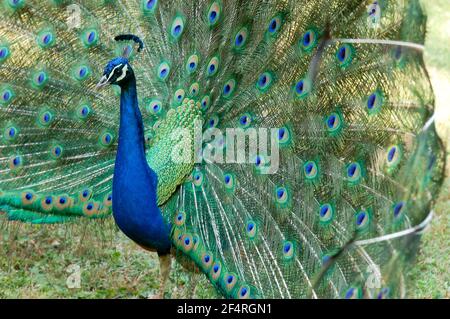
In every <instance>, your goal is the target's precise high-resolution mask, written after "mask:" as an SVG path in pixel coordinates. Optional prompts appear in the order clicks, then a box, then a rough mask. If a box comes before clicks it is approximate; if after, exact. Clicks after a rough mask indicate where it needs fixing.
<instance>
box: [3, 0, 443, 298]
mask: <svg viewBox="0 0 450 319" xmlns="http://www.w3.org/2000/svg"><path fill="white" fill-rule="evenodd" d="M422 4H423V6H424V9H425V11H426V13H427V15H428V33H427V40H426V52H425V61H426V64H427V68H428V71H429V74H430V76H431V81H432V84H433V87H434V91H435V95H436V126H437V129H438V132H439V135H440V136H441V138H442V141H443V143H444V144H445V145H446V150H447V153H446V156H447V162H449V161H450V0H422ZM449 176H450V165H448V166H447V168H446V179H445V181H444V184H443V187H442V191H441V194H440V195H439V197H438V198H436V204H435V215H434V219H433V221H432V224H431V227H430V228H429V229H428V230H427V232H426V233H425V234H424V235H423V241H422V246H421V248H420V252H419V254H418V256H417V262H416V264H415V266H414V268H413V269H412V270H411V271H410V272H409V273H408V274H407V278H408V284H407V297H409V298H450V232H449V226H450V177H449ZM0 241H1V245H0V256H6V257H7V258H0V298H146V297H148V296H149V295H153V294H155V293H156V291H157V289H158V287H159V277H158V272H159V266H158V260H157V256H156V254H149V253H148V252H146V251H144V250H142V249H141V248H139V247H138V246H137V245H135V244H134V243H132V242H131V241H130V240H128V239H127V238H125V236H124V235H123V234H122V233H120V232H118V231H117V229H116V227H115V225H114V223H113V221H112V219H109V220H106V221H101V222H100V227H99V222H98V221H91V222H89V221H81V222H80V223H79V224H73V225H56V226H39V225H38V226H35V225H33V226H30V225H22V224H20V225H15V224H12V223H7V224H4V225H0ZM175 267H176V268H177V269H176V270H175V271H172V272H171V277H170V283H169V285H168V287H167V293H166V298H186V297H194V298H217V297H218V295H217V294H216V292H215V290H214V289H212V287H211V285H210V284H209V282H208V281H207V280H206V277H205V276H203V275H200V274H197V275H194V276H191V275H189V274H188V273H186V272H185V271H184V270H182V269H181V266H180V265H178V264H176V265H175ZM192 277H193V278H194V281H193V280H191V278H192ZM69 287H70V288H69ZM194 288H196V289H195V291H194Z"/></svg>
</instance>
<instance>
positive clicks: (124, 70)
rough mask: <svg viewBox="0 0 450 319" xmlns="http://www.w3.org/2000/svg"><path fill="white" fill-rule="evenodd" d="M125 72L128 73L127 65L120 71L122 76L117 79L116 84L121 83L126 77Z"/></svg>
mask: <svg viewBox="0 0 450 319" xmlns="http://www.w3.org/2000/svg"><path fill="white" fill-rule="evenodd" d="M127 71H128V65H126V64H125V66H124V67H123V69H122V74H121V75H120V76H119V77H118V78H117V80H116V82H119V81H122V80H123V79H124V78H125V76H126V75H127Z"/></svg>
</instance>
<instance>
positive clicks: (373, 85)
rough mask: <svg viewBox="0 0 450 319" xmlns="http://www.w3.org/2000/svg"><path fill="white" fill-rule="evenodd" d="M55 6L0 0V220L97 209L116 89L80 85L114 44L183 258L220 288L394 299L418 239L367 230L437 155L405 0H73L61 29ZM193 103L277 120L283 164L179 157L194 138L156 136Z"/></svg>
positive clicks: (184, 120) (183, 124) (93, 213)
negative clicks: (75, 21)
mask: <svg viewBox="0 0 450 319" xmlns="http://www.w3.org/2000/svg"><path fill="white" fill-rule="evenodd" d="M68 3H69V1H29V0H21V1H15V2H12V1H3V2H2V4H1V8H0V18H1V22H0V133H1V134H2V138H1V139H0V141H1V144H0V176H1V178H0V190H1V191H0V205H1V206H0V210H1V211H5V212H6V213H7V215H8V217H9V218H10V219H11V220H17V221H24V222H27V221H28V222H32V223H38V224H39V223H63V222H70V221H72V220H74V219H76V218H80V217H88V218H106V217H108V216H110V214H111V212H112V202H113V198H112V197H111V192H112V177H113V171H114V165H115V155H116V150H117V143H118V131H119V96H120V90H118V89H117V88H112V87H111V88H108V89H105V90H104V91H96V90H95V83H96V82H97V80H98V79H99V78H100V77H101V75H102V72H103V68H104V65H105V64H106V62H107V61H109V60H111V59H112V58H114V57H117V56H118V55H121V54H122V52H129V63H130V65H132V67H133V70H134V74H135V76H136V80H137V90H138V98H139V104H140V106H141V109H142V115H143V125H144V132H143V133H144V136H145V141H146V142H145V143H146V144H145V147H146V158H147V162H148V164H149V167H150V168H151V169H152V170H153V171H155V172H156V174H157V176H158V185H155V188H156V189H157V195H158V205H159V207H160V209H161V212H162V214H163V218H164V221H165V223H167V224H169V223H170V225H171V227H172V228H171V233H170V237H171V241H172V244H173V253H174V254H175V255H176V256H178V258H180V259H183V260H186V259H187V260H190V261H192V262H193V263H195V264H196V265H197V266H198V267H199V269H200V270H201V271H203V272H204V273H205V275H206V276H207V277H208V278H209V279H210V280H211V282H212V283H213V284H214V286H215V287H216V288H217V290H218V291H219V292H221V293H222V294H223V295H224V296H226V297H233V298H234V297H235V298H247V297H252V298H253V297H260V298H296V297H338V298H339V297H348V298H350V297H365V298H375V297H378V296H382V297H397V296H402V295H403V288H402V287H403V284H402V282H403V279H402V271H403V270H404V269H405V268H406V267H407V265H408V263H409V260H410V259H409V258H410V257H411V256H412V255H413V254H414V253H415V251H416V250H417V248H416V246H415V242H416V241H417V240H418V239H419V237H420V236H418V235H409V236H404V237H401V238H397V239H389V240H384V241H376V240H373V239H376V238H380V237H383V236H385V235H389V234H395V233H397V232H400V231H404V230H407V229H411V228H413V227H415V226H417V225H420V223H421V222H423V221H424V220H425V218H426V216H427V215H428V213H429V212H430V210H431V206H432V203H433V200H434V197H435V195H436V194H437V192H438V190H439V187H440V184H441V179H442V170H443V167H444V159H443V152H442V148H441V144H440V141H439V138H438V137H437V135H436V133H435V130H434V124H433V123H432V122H429V120H430V118H431V117H432V114H433V104H434V98H433V93H432V89H431V86H430V83H429V80H428V76H427V72H426V70H425V68H424V63H423V57H422V51H421V49H420V45H422V44H423V43H424V36H425V22H426V17H425V16H424V15H423V13H422V10H421V8H420V5H419V3H418V1H417V0H404V1H396V2H394V1H385V0H381V1H361V0H350V1H344V0H332V1H325V0H324V1H321V0H314V1H294V0H292V1H291V0H287V1H277V0H269V1H248V0H246V1H243V0H242V1H240V0H236V1H209V0H200V1H195V2H189V1H181V0H171V1H157V0H150V1H149V0H146V1H101V2H99V1H88V0H85V1H81V2H80V3H78V6H79V8H80V13H81V16H80V17H81V21H80V22H81V25H79V26H78V27H75V28H69V27H68V25H67V22H68V18H69V20H70V18H71V17H68V16H67V11H66V5H67V4H68ZM373 6H376V8H378V10H380V12H381V17H380V19H381V20H379V21H378V20H377V17H376V15H375V13H373V12H372V11H370V10H369V9H368V8H371V7H373ZM118 34H135V35H137V36H139V37H140V38H141V39H142V40H143V42H144V43H145V46H144V48H143V49H142V50H141V52H139V53H138V50H136V44H135V43H134V42H133V41H132V39H131V38H130V39H128V38H126V39H122V40H124V41H120V42H117V41H115V40H114V37H115V36H116V35H118ZM364 39H365V40H367V41H366V42H364V41H363V40H364ZM370 39H371V40H372V42H375V43H370V41H369V40H370ZM382 40H383V41H387V43H386V42H384V43H380V41H382ZM389 41H399V42H389ZM410 44H416V45H415V46H414V47H411V46H410ZM144 110H145V111H144ZM196 119H202V120H204V121H205V127H208V126H209V125H210V123H211V126H212V127H216V128H219V129H223V131H224V132H225V129H226V128H241V129H243V130H244V132H246V133H248V134H250V132H251V130H249V129H251V128H277V129H278V130H277V131H276V135H275V136H274V137H275V138H277V139H278V142H279V143H280V146H281V147H280V165H279V169H278V171H277V172H276V173H274V174H269V175H266V174H262V173H263V172H264V168H265V166H266V165H267V164H268V162H267V161H268V160H269V158H268V157H267V156H263V155H260V156H258V157H255V158H252V159H251V163H247V164H233V163H209V162H206V161H204V162H202V163H194V161H193V156H194V154H193V153H194V147H193V143H192V141H187V142H186V143H185V144H184V146H185V149H187V150H190V151H192V154H191V155H192V157H191V161H189V162H188V163H182V164H179V163H175V162H174V161H172V159H171V154H172V150H173V149H175V144H176V143H175V142H174V141H173V140H172V139H171V138H170V136H171V135H170V134H171V133H172V132H173V131H174V130H175V129H177V128H185V129H187V130H188V132H189V134H190V136H191V137H193V135H194V121H195V120H196ZM248 144H250V142H247V143H246V145H248ZM219 145H220V141H217V140H212V141H210V143H209V146H205V149H206V148H208V147H213V146H219ZM219 149H220V148H219ZM168 236H169V235H168ZM370 240H373V242H371V243H370V244H367V245H363V243H365V242H370ZM410 248H411V249H410ZM374 266H376V269H378V268H379V271H378V270H377V271H375V272H374V271H373V269H375V268H373V267H374ZM377 267H378V268H377ZM371 280H375V281H376V282H377V283H378V284H377V285H368V284H367V283H368V282H371Z"/></svg>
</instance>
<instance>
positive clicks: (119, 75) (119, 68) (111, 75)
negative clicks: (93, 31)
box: [97, 34, 144, 88]
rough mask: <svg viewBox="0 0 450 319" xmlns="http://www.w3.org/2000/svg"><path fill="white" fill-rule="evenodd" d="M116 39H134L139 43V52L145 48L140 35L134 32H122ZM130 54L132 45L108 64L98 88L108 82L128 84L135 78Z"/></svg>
mask: <svg viewBox="0 0 450 319" xmlns="http://www.w3.org/2000/svg"><path fill="white" fill-rule="evenodd" d="M114 40H116V41H134V42H135V43H137V44H138V45H139V48H138V50H137V51H138V52H140V51H141V50H142V49H143V48H144V43H143V42H142V40H141V39H139V37H137V36H135V35H133V34H121V35H118V36H116V37H115V38H114ZM129 55H130V47H129V46H126V47H125V49H124V51H123V55H122V56H121V57H119V58H115V59H113V60H111V61H109V63H108V64H107V65H106V67H105V70H104V72H103V76H102V78H101V79H100V81H99V82H98V84H97V88H101V87H104V86H106V85H108V84H117V85H119V86H124V85H126V84H127V83H128V82H129V81H130V79H134V72H133V69H132V68H131V66H130V64H129V62H128V57H129Z"/></svg>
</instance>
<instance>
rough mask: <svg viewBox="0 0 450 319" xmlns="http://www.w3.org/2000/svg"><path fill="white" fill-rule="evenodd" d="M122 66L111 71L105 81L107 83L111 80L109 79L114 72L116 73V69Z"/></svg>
mask: <svg viewBox="0 0 450 319" xmlns="http://www.w3.org/2000/svg"><path fill="white" fill-rule="evenodd" d="M122 65H123V64H119V65H117V66H116V67H115V68H114V69H112V71H111V72H110V73H109V75H108V78H107V79H106V81H107V82H109V80H110V79H111V77H112V76H113V74H114V72H115V71H116V69H117V68H120V67H121V66H122Z"/></svg>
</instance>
